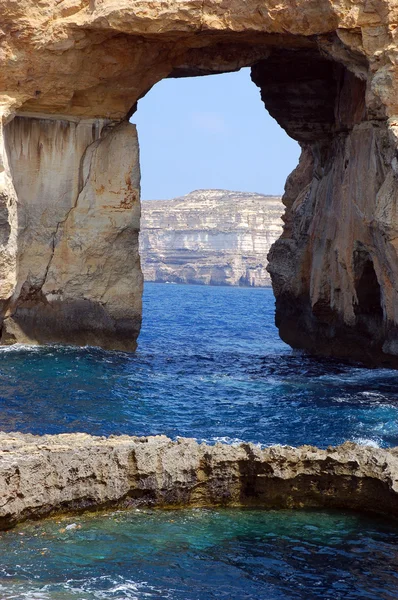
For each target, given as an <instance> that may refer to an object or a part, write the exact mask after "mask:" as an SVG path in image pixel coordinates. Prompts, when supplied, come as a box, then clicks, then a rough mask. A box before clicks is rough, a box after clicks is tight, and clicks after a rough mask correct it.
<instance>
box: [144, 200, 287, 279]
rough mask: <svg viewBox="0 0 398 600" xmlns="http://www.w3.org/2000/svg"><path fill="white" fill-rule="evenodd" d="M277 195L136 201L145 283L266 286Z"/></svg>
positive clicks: (277, 222) (277, 223) (278, 229)
mask: <svg viewBox="0 0 398 600" xmlns="http://www.w3.org/2000/svg"><path fill="white" fill-rule="evenodd" d="M282 212H283V205H282V203H281V200H280V198H279V197H277V196H263V195H261V194H249V193H243V192H228V191H226V190H197V191H196V192H191V193H190V194H188V195H187V196H183V197H182V198H175V199H174V200H163V201H160V200H156V201H146V202H142V210H141V233H140V254H141V266H142V270H143V273H144V278H145V280H146V281H157V282H165V281H170V282H175V283H196V284H210V285H241V286H269V285H270V284H271V280H270V275H269V273H268V271H267V270H266V268H267V254H268V252H269V249H270V247H271V244H272V243H273V242H274V241H275V240H276V239H277V238H278V237H279V236H280V234H281V233H282V220H281V214H282Z"/></svg>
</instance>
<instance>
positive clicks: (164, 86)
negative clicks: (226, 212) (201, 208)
mask: <svg viewBox="0 0 398 600" xmlns="http://www.w3.org/2000/svg"><path fill="white" fill-rule="evenodd" d="M131 121H132V122H133V123H136V124H137V126H138V135H139V140H140V147H141V169H142V198H143V199H144V200H154V199H168V198H174V197H176V196H182V195H184V194H187V193H188V192H191V191H193V190H196V189H201V188H221V189H228V190H233V191H248V192H259V193H264V194H282V192H283V187H284V184H285V180H286V177H287V175H288V174H289V173H290V172H291V171H292V170H293V169H294V167H295V166H296V165H297V162H298V157H299V146H298V144H297V143H296V142H295V141H294V140H292V139H290V138H289V137H288V136H287V134H286V133H285V132H284V131H283V129H281V128H280V127H279V125H278V124H277V123H276V121H274V119H272V118H271V117H270V116H269V114H268V113H267V111H266V110H265V108H264V105H263V103H262V102H261V98H260V91H259V89H258V88H257V87H256V86H255V85H254V83H252V81H251V80H250V70H249V69H242V70H241V71H239V72H238V73H228V74H225V75H211V76H208V77H189V78H183V79H166V80H163V81H161V82H160V83H158V84H157V85H155V86H154V87H153V88H152V90H151V91H150V92H149V93H148V94H147V95H146V96H145V98H143V99H142V100H140V101H139V103H138V111H137V112H136V113H135V114H134V115H133V117H132V119H131Z"/></svg>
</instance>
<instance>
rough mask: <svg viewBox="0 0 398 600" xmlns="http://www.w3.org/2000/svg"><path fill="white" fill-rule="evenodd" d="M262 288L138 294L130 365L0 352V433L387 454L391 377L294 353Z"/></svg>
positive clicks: (397, 417)
mask: <svg viewBox="0 0 398 600" xmlns="http://www.w3.org/2000/svg"><path fill="white" fill-rule="evenodd" d="M273 322H274V299H273V295H272V292H271V290H266V289H239V288H238V289H237V288H215V287H212V288H210V287H205V286H203V287H202V286H179V285H161V284H147V285H146V289H145V297H144V322H143V330H142V334H141V336H140V339H139V350H138V352H137V354H136V355H133V354H125V353H120V352H104V351H101V350H98V349H93V348H86V349H76V348H71V347H69V348H63V347H48V348H37V347H31V348H25V347H11V348H2V349H0V429H3V430H6V431H14V430H19V431H25V432H32V433H38V434H41V433H60V432H65V431H85V432H88V433H92V434H98V435H102V434H111V433H127V434H134V435H146V434H157V433H164V434H167V435H169V436H171V437H172V438H175V437H176V436H178V435H180V436H189V437H195V438H197V439H198V440H207V441H209V442H210V443H213V442H214V441H215V440H225V441H234V440H245V441H252V442H256V443H261V444H275V443H280V444H290V445H299V444H304V443H309V444H315V445H318V446H321V447H326V446H328V445H329V444H339V443H341V442H343V441H344V440H347V439H349V440H355V441H359V442H364V443H371V444H376V445H380V446H395V445H398V386H397V381H398V374H397V372H395V371H389V370H367V369H363V368H360V367H357V366H350V365H345V364H342V363H339V362H337V361H333V360H317V359H314V358H308V357H306V356H303V355H301V354H297V353H294V352H292V351H291V350H290V348H289V347H287V346H286V345H285V344H283V343H282V342H281V341H280V340H279V338H278V334H277V331H276V329H275V327H274V324H273Z"/></svg>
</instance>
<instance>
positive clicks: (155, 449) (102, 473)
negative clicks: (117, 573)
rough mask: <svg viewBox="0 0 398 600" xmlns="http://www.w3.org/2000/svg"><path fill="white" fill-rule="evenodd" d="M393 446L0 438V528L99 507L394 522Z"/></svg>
mask: <svg viewBox="0 0 398 600" xmlns="http://www.w3.org/2000/svg"><path fill="white" fill-rule="evenodd" d="M397 500H398V449H397V448H394V449H390V450H384V449H379V448H371V447H364V446H358V445H356V444H354V443H348V442H347V443H345V444H343V445H342V446H339V447H336V448H328V449H327V450H320V449H318V448H315V447H311V446H302V447H300V448H292V447H286V446H285V447H283V446H271V447H269V448H265V449H263V450H261V449H260V448H259V447H258V446H255V445H253V444H240V445H237V446H229V445H225V444H220V443H218V444H216V445H215V446H209V445H206V444H198V443H197V442H196V441H195V440H193V439H183V438H181V439H179V440H178V441H172V440H170V439H168V438H167V437H165V436H155V437H143V438H136V437H128V436H120V437H116V436H115V437H109V438H100V437H91V436H89V435H87V434H62V435H54V436H50V435H46V436H42V437H40V436H33V435H23V434H18V433H16V434H6V433H2V434H0V526H1V527H2V528H9V527H12V526H13V525H15V524H16V523H18V522H20V521H23V520H25V519H30V518H34V519H36V518H39V517H45V516H48V515H53V514H57V513H62V512H69V511H82V510H96V509H101V508H105V507H110V506H112V507H125V508H128V507H139V506H151V507H159V508H167V507H211V506H236V507H238V506H240V507H242V506H243V507H244V506H252V507H261V508H264V509H279V508H305V507H311V508H321V507H322V508H323V507H324V508H350V509H355V510H360V511H370V512H376V513H383V514H387V515H390V516H394V517H396V516H398V501H397Z"/></svg>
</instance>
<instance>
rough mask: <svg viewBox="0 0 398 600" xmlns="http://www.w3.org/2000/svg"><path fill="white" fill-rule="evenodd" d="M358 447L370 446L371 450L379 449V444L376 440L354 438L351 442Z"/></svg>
mask: <svg viewBox="0 0 398 600" xmlns="http://www.w3.org/2000/svg"><path fill="white" fill-rule="evenodd" d="M352 441H353V442H355V443H356V444H358V445H359V446H370V447H371V448H380V447H381V446H380V443H379V442H378V441H377V440H372V439H368V438H361V437H360V438H354V439H353V440H352Z"/></svg>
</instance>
